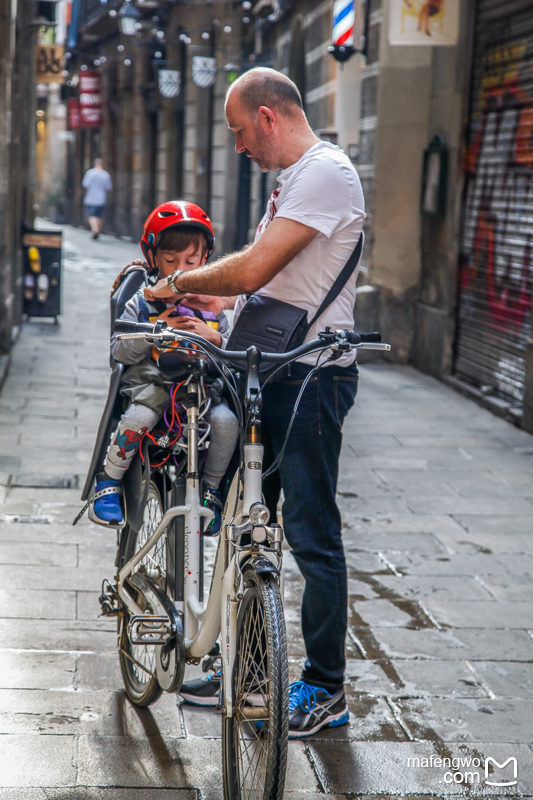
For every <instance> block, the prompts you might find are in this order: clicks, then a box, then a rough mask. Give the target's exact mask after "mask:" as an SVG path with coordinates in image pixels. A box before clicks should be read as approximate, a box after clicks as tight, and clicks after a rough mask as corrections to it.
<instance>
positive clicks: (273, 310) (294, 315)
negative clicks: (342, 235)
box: [226, 234, 363, 377]
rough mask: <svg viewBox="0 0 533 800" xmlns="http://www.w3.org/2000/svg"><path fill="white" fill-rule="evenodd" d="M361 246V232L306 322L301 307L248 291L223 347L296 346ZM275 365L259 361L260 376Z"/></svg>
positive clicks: (283, 349) (273, 349)
mask: <svg viewBox="0 0 533 800" xmlns="http://www.w3.org/2000/svg"><path fill="white" fill-rule="evenodd" d="M362 249H363V234H361V236H360V237H359V241H358V242H357V244H356V246H355V249H354V251H353V252H352V254H351V256H350V258H349V259H348V261H347V262H346V264H345V265H344V267H343V268H342V271H341V273H340V275H339V276H338V277H337V279H336V280H335V282H334V283H333V286H332V287H331V288H330V290H329V292H328V293H327V295H326V297H325V298H324V300H323V302H322V304H321V306H320V308H319V309H318V311H317V312H316V314H315V316H314V317H313V319H312V320H311V322H308V320H307V311H305V310H304V309H303V308H298V306H293V305H291V304H290V303H284V302H283V301H282V300H275V299H274V298H273V297H263V296H262V295H259V294H252V295H250V297H249V298H248V300H247V302H246V304H245V305H244V307H243V309H242V311H241V313H240V314H239V317H238V319H237V322H236V323H235V325H234V327H233V330H232V332H231V334H230V337H229V339H228V343H227V345H226V350H246V349H247V348H248V347H250V346H251V345H255V346H256V347H258V348H259V350H261V351H262V352H263V353H287V352H288V351H289V350H294V349H295V348H296V347H299V346H300V345H301V344H303V343H304V340H305V337H306V336H307V332H308V331H309V329H310V327H311V326H312V325H314V323H315V322H316V320H317V319H318V318H319V317H320V315H321V314H323V313H324V311H325V310H326V308H327V307H328V306H329V305H330V304H331V303H332V302H333V300H335V298H336V297H337V296H338V295H339V293H340V292H341V290H342V289H343V287H344V286H345V285H346V282H347V281H348V278H349V277H350V276H351V275H352V274H353V272H354V270H355V268H356V266H357V264H358V262H359V258H360V257H361V251H362ZM231 366H233V367H234V368H235V369H238V370H241V371H242V370H244V369H245V367H246V365H245V363H244V361H243V362H241V363H239V362H237V361H236V362H232V363H231ZM276 367H277V365H275V364H271V363H268V362H264V363H262V364H261V366H260V367H259V372H260V374H261V377H266V376H267V375H268V373H270V372H272V371H273V370H274V369H276Z"/></svg>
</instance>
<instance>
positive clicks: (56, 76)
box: [35, 44, 65, 83]
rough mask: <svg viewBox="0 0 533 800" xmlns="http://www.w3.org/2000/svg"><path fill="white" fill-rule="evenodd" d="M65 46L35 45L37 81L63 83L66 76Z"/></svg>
mask: <svg viewBox="0 0 533 800" xmlns="http://www.w3.org/2000/svg"><path fill="white" fill-rule="evenodd" d="M64 69H65V48H64V47H63V45H61V44H38V45H36V46H35V81H36V83H63V82H64V80H65V78H64V76H63V70H64Z"/></svg>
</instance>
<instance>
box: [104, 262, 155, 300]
mask: <svg viewBox="0 0 533 800" xmlns="http://www.w3.org/2000/svg"><path fill="white" fill-rule="evenodd" d="M133 266H135V267H148V264H147V263H146V261H143V260H142V259H141V258H136V259H135V260H134V261H130V263H129V264H126V266H125V267H124V269H121V270H120V272H119V273H118V275H117V277H116V278H115V280H114V281H113V286H112V287H111V297H113V295H114V294H115V292H116V291H117V289H118V287H119V286H120V284H121V283H122V276H123V275H124V273H125V272H126V270H127V269H128V268H129V267H133Z"/></svg>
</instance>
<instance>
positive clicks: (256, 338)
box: [226, 294, 309, 375]
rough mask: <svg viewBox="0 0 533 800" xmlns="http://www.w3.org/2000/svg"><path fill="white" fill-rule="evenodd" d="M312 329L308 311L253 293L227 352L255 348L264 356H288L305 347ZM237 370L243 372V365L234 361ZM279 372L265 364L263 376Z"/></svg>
mask: <svg viewBox="0 0 533 800" xmlns="http://www.w3.org/2000/svg"><path fill="white" fill-rule="evenodd" d="M308 330H309V326H308V324H307V311H305V310H304V309H303V308H298V307H297V306H292V305H291V304H290V303H284V302H282V301H281V300H275V299H274V298H273V297H263V296H262V295H260V294H252V295H251V296H250V297H249V298H248V300H247V302H246V304H245V305H244V307H243V309H242V311H241V313H240V314H239V317H238V319H237V322H236V323H235V326H234V328H233V330H232V332H231V334H230V337H229V339H228V343H227V345H226V350H247V349H248V347H250V346H251V345H255V346H256V347H258V348H259V350H261V352H263V353H286V352H287V351H288V350H294V348H296V347H299V346H300V345H301V344H303V342H304V339H305V337H306V335H307V331H308ZM232 366H234V367H235V369H239V370H243V369H244V368H245V363H244V361H243V362H242V363H240V362H238V361H236V362H234V363H233V362H232ZM273 369H275V365H273V364H270V363H267V362H263V363H262V364H261V366H260V368H259V371H260V373H261V375H265V374H266V373H267V372H270V371H272V370H273Z"/></svg>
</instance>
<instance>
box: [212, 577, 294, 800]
mask: <svg viewBox="0 0 533 800" xmlns="http://www.w3.org/2000/svg"><path fill="white" fill-rule="evenodd" d="M244 585H245V593H244V597H243V599H242V602H241V607H240V609H239V615H238V619H237V655H236V658H235V664H234V668H233V678H232V688H233V717H231V718H230V719H225V720H224V722H223V726H222V759H223V774H224V798H225V800H281V798H282V797H283V789H284V785H285V770H286V764H287V747H288V737H289V712H288V693H289V667H288V661H287V638H286V631H285V618H284V614H283V604H282V601H281V595H280V591H279V586H278V585H277V583H276V581H275V579H274V578H273V576H272V575H268V574H266V575H256V574H255V572H254V571H253V569H252V568H251V567H249V568H248V569H246V570H245V573H244Z"/></svg>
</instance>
